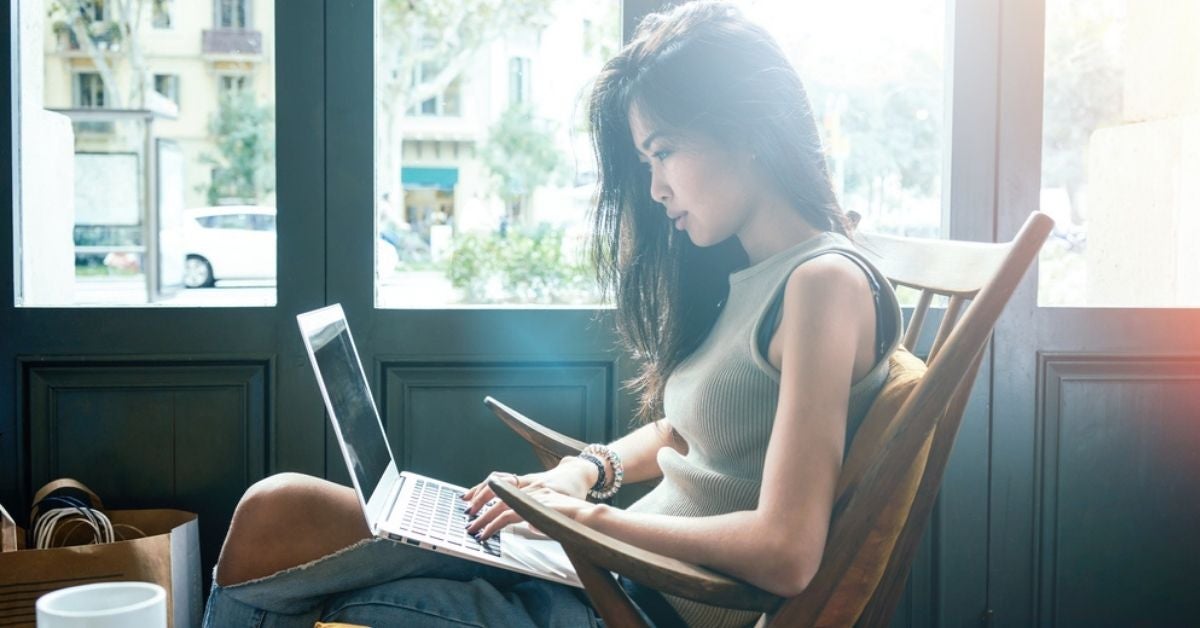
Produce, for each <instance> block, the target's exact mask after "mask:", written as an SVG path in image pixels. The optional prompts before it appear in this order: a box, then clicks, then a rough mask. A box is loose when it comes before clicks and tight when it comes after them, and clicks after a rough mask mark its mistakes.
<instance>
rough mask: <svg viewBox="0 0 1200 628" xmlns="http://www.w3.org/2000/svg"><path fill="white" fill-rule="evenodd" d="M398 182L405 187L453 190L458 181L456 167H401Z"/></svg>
mask: <svg viewBox="0 0 1200 628" xmlns="http://www.w3.org/2000/svg"><path fill="white" fill-rule="evenodd" d="M400 183H401V184H403V185H404V187H406V188H425V189H429V188H433V189H435V190H453V189H454V185H455V184H457V183H458V168H420V167H415V166H414V167H411V168H409V167H405V168H401V169H400Z"/></svg>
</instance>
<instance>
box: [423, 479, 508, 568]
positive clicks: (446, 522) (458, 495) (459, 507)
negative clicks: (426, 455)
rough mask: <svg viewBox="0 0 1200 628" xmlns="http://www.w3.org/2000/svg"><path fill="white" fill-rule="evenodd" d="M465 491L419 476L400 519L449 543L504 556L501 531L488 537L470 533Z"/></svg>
mask: <svg viewBox="0 0 1200 628" xmlns="http://www.w3.org/2000/svg"><path fill="white" fill-rule="evenodd" d="M463 492H464V491H462V490H459V489H457V488H452V487H449V486H445V485H443V484H440V483H437V482H429V481H426V480H423V479H421V478H416V484H415V485H414V486H413V496H412V502H411V503H410V504H409V508H408V510H407V511H406V512H405V513H404V516H403V517H401V519H400V525H401V526H402V527H403V528H404V529H406V530H410V531H412V532H415V533H417V534H423V535H426V536H428V537H430V538H432V539H434V540H436V541H441V542H442V543H444V544H446V545H453V546H455V547H460V548H462V549H465V550H471V551H476V552H481V553H484V554H490V555H492V556H496V557H499V556H500V533H499V532H497V533H496V535H495V536H493V537H492V538H490V539H488V540H486V541H484V542H482V543H481V542H479V541H476V540H475V538H474V537H472V536H471V535H469V534H467V530H466V526H467V505H468V504H467V502H464V501H463V500H462V494H463Z"/></svg>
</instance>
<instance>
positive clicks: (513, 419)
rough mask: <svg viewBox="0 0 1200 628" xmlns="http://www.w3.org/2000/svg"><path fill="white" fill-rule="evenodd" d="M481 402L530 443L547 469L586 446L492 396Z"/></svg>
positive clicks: (576, 453)
mask: <svg viewBox="0 0 1200 628" xmlns="http://www.w3.org/2000/svg"><path fill="white" fill-rule="evenodd" d="M483 404H484V405H486V406H487V407H489V408H491V410H492V412H493V413H495V415H496V417H497V418H499V419H500V420H501V421H503V422H504V424H505V425H507V426H508V427H509V428H511V429H512V431H514V432H516V433H517V435H518V436H520V437H521V438H524V439H525V440H526V441H527V442H528V443H529V444H530V445H532V446H533V449H534V453H535V454H537V456H538V458H539V459H540V460H541V461H542V464H543V466H545V467H546V468H548V469H549V468H552V467H554V465H555V464H558V461H559V460H561V459H563V458H565V457H567V456H575V455H578V454H579V452H581V451H583V448H584V447H587V443H585V442H583V441H579V440H575V439H574V438H571V437H570V436H566V435H564V434H560V433H558V432H556V431H554V430H552V429H550V428H548V427H546V426H544V425H542V424H541V423H538V422H537V421H534V420H533V419H531V418H529V417H527V416H525V415H523V414H521V413H520V412H517V411H516V410H513V409H512V408H510V407H508V406H506V405H504V404H502V403H500V402H499V401H496V399H494V398H493V397H490V396H489V397H485V398H484V400H483Z"/></svg>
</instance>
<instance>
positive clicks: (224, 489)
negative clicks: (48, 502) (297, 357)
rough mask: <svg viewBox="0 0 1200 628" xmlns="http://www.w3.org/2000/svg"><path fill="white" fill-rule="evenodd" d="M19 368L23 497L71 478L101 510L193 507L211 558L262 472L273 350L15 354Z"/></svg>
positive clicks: (208, 562) (264, 470) (204, 555)
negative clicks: (202, 355)
mask: <svg viewBox="0 0 1200 628" xmlns="http://www.w3.org/2000/svg"><path fill="white" fill-rule="evenodd" d="M18 371H19V373H20V377H21V381H20V382H19V387H18V390H19V394H20V395H21V399H20V400H19V401H20V406H19V407H21V408H22V414H23V421H21V423H23V424H24V425H25V428H26V430H27V432H26V433H27V434H28V441H27V442H28V452H29V453H28V459H27V460H25V461H23V462H22V469H24V473H25V474H26V475H25V477H24V478H23V482H24V483H25V484H26V491H27V494H30V495H32V492H33V491H34V490H36V489H37V488H38V487H39V486H41V485H42V484H44V483H45V482H47V481H49V480H51V479H54V478H58V477H73V478H76V479H78V480H80V481H82V482H84V483H85V484H87V485H88V486H89V487H90V488H91V489H92V490H94V491H96V493H97V494H99V495H100V497H101V498H102V499H103V500H104V502H105V506H106V507H110V508H153V507H164V508H179V509H183V510H188V511H191V512H195V513H197V514H198V515H199V517H200V548H201V555H202V559H203V564H204V565H206V566H211V565H212V564H214V562H215V560H216V557H217V554H218V552H219V551H220V548H221V543H222V540H223V538H224V535H225V530H226V529H227V527H228V524H229V521H230V518H231V517H232V514H233V508H234V506H235V505H236V504H237V502H238V499H239V498H240V497H241V495H242V493H243V491H244V490H245V488H246V487H247V486H249V485H250V484H251V483H253V482H254V481H256V480H258V479H261V478H262V477H263V476H264V475H265V474H266V473H267V463H268V460H270V456H269V452H268V448H269V443H270V442H271V438H270V432H271V423H272V420H271V417H272V412H271V403H270V400H271V398H272V397H273V396H274V395H273V390H272V388H273V384H272V380H273V376H272V373H273V372H274V360H273V359H272V358H269V357H260V358H251V359H232V358H231V359H215V360H209V359H205V360H196V359H188V358H182V357H162V356H156V357H133V358H126V357H118V358H110V357H103V356H88V357H58V356H55V357H20V358H18ZM27 507H28V504H23V505H21V508H22V509H24V508H27ZM204 575H205V581H206V582H207V580H208V571H207V569H206V570H205V572H204Z"/></svg>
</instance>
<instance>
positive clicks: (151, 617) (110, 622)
mask: <svg viewBox="0 0 1200 628" xmlns="http://www.w3.org/2000/svg"><path fill="white" fill-rule="evenodd" d="M37 626H38V628H125V627H127V626H138V627H139V628H143V627H144V628H167V593H166V591H164V590H163V588H162V587H160V586H158V585H157V584H154V583H152V582H99V583H96V584H84V585H80V586H77V587H69V588H66V589H59V590H58V591H53V592H50V593H47V594H45V595H43V596H42V597H40V598H38V601H37Z"/></svg>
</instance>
